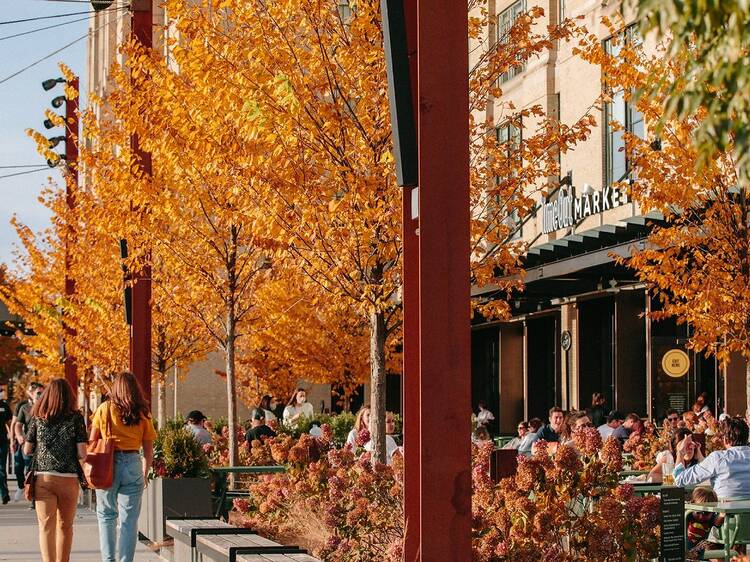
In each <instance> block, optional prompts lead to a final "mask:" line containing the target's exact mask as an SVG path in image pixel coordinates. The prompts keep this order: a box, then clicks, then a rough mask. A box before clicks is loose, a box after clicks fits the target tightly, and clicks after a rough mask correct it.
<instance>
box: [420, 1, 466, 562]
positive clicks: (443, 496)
mask: <svg viewBox="0 0 750 562" xmlns="http://www.w3.org/2000/svg"><path fill="white" fill-rule="evenodd" d="M417 5H418V9H417V22H418V23H417V25H418V27H417V37H418V44H417V60H418V76H419V78H418V92H419V119H418V123H419V129H418V136H419V294H420V297H419V309H420V320H419V326H420V348H419V355H420V387H421V395H420V409H421V421H420V428H421V436H420V447H421V475H422V480H421V489H420V501H421V522H420V524H421V544H420V557H419V560H421V561H424V562H438V561H440V562H469V561H470V560H471V441H470V434H471V421H470V419H471V371H470V351H471V346H470V309H469V306H470V304H469V298H470V282H469V279H470V274H469V84H468V71H469V70H468V65H469V52H468V41H469V40H468V14H467V7H466V2H465V1H464V0H418V4H417Z"/></svg>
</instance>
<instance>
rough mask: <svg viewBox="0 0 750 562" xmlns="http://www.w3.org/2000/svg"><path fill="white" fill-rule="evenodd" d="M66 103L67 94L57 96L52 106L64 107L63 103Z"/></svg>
mask: <svg viewBox="0 0 750 562" xmlns="http://www.w3.org/2000/svg"><path fill="white" fill-rule="evenodd" d="M64 103H65V96H57V97H56V98H54V99H53V100H52V107H54V108H55V109H57V108H58V107H62V104H64Z"/></svg>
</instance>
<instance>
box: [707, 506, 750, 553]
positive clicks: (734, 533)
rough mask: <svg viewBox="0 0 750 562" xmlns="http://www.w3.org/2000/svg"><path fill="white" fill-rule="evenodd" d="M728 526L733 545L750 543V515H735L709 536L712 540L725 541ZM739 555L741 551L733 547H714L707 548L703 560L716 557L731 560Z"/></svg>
mask: <svg viewBox="0 0 750 562" xmlns="http://www.w3.org/2000/svg"><path fill="white" fill-rule="evenodd" d="M727 527H728V530H729V539H730V540H729V544H730V545H731V546H734V545H737V544H750V515H746V514H742V515H735V516H733V517H732V518H731V519H730V520H729V524H728V525H722V526H721V527H719V528H718V529H717V531H714V532H712V533H711V535H710V536H709V538H710V540H711V542H719V543H722V542H725V537H724V530H725V529H726V528H727ZM735 556H739V553H738V552H737V551H736V550H734V549H733V548H729V549H724V548H722V549H714V550H706V551H705V552H704V553H703V558H702V559H703V560H710V559H716V558H724V560H727V561H729V560H731V559H732V558H733V557H735Z"/></svg>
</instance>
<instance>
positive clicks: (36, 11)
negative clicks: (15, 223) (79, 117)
mask: <svg viewBox="0 0 750 562" xmlns="http://www.w3.org/2000/svg"><path fill="white" fill-rule="evenodd" d="M0 7H1V8H2V10H0V21H1V22H6V21H10V20H18V19H25V18H34V17H41V16H51V15H55V14H69V13H73V12H85V11H88V10H90V9H91V8H90V5H89V4H87V3H85V2H65V1H54V0H52V1H50V0H0ZM82 18H87V16H86V15H77V16H70V17H63V18H54V19H45V20H39V21H32V22H27V23H18V24H0V61H2V62H0V80H3V79H5V78H6V77H8V76H9V75H11V74H13V73H15V72H16V71H18V70H20V69H22V68H23V67H25V66H27V65H29V64H31V63H33V62H35V61H37V60H39V59H41V58H43V57H44V56H46V55H49V54H50V53H52V52H53V51H55V50H57V49H59V48H60V47H62V46H64V45H66V44H68V43H70V42H71V41H73V40H75V39H77V38H79V37H81V36H82V35H84V34H85V33H86V32H87V30H88V20H87V19H84V20H83V21H78V22H75V23H69V24H67V25H62V26H60V27H56V28H54V29H49V30H45V31H39V32H37V33H31V34H29V35H25V36H23V37H15V38H9V39H4V38H5V37H7V36H9V35H14V34H16V33H22V32H25V31H30V30H34V29H39V28H41V27H46V26H50V25H57V24H60V23H66V22H72V21H73V20H80V19H82ZM86 48H87V41H86V39H83V40H81V41H79V42H78V43H76V44H75V45H72V46H71V47H68V48H67V49H65V50H64V51H62V52H60V53H58V54H56V55H54V56H53V57H51V58H50V59H48V60H46V61H44V62H41V63H39V64H38V65H36V66H34V67H33V68H30V69H29V70H26V71H25V72H23V73H22V74H20V75H18V76H16V77H14V78H11V79H10V80H8V81H6V82H3V83H0V167H5V166H17V165H29V164H43V163H44V162H43V159H42V157H41V156H39V155H38V154H37V153H36V150H35V146H34V142H33V141H32V140H31V138H29V137H28V136H26V133H25V131H26V129H27V128H35V129H37V130H39V131H44V132H47V131H46V130H45V129H44V127H43V126H42V121H43V120H44V110H45V109H46V108H47V107H50V105H49V102H50V101H51V100H52V98H53V97H55V96H57V95H60V94H62V93H63V92H62V85H58V86H57V87H56V88H55V89H53V90H51V91H49V92H45V91H44V90H42V86H41V83H42V81H43V80H45V79H47V78H58V77H59V76H60V72H59V70H58V68H57V64H58V63H59V62H64V63H65V64H67V65H68V66H69V67H70V68H72V69H73V71H74V72H76V73H77V74H79V75H80V77H81V90H82V91H85V89H86V76H85V73H86ZM84 103H85V97H84ZM51 133H52V134H51V135H49V136H52V135H53V134H58V135H59V134H62V129H53V130H52V131H51ZM58 148H60V149H61V150H60V151H62V150H64V145H63V144H60V145H59V147H58ZM25 170H28V168H19V169H10V168H0V176H5V175H7V174H12V173H15V172H21V171H25ZM48 177H53V178H55V179H56V180H57V181H59V182H61V176H60V174H59V173H58V172H57V171H55V170H50V169H47V170H46V171H42V172H35V173H31V174H25V175H21V176H16V177H10V178H0V262H5V263H10V262H11V261H12V249H13V246H14V245H15V244H16V241H17V237H16V234H15V230H14V229H13V227H12V226H11V225H10V219H11V217H12V216H13V215H14V214H15V215H17V216H18V218H19V220H21V221H22V222H23V223H25V224H27V225H29V226H30V227H31V228H32V229H34V230H35V231H38V230H41V229H43V228H45V227H47V226H48V224H49V213H48V212H47V210H46V209H45V207H44V206H43V205H42V204H41V203H39V202H38V200H37V197H38V196H39V192H40V190H41V188H42V186H43V185H45V184H46V183H47V178H48Z"/></svg>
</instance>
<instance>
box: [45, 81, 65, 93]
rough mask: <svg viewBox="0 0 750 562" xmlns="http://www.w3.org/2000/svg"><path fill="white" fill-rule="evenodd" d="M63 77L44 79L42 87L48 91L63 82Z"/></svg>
mask: <svg viewBox="0 0 750 562" xmlns="http://www.w3.org/2000/svg"><path fill="white" fill-rule="evenodd" d="M64 83H65V78H50V79H49V80H45V81H44V82H42V88H44V91H45V92H48V91H49V90H51V89H52V88H54V87H55V86H57V85H58V84H64Z"/></svg>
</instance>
